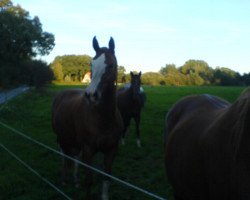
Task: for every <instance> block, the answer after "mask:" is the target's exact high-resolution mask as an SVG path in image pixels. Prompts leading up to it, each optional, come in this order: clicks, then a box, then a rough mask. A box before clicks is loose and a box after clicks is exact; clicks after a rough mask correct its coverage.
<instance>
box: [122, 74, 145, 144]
mask: <svg viewBox="0 0 250 200" xmlns="http://www.w3.org/2000/svg"><path fill="white" fill-rule="evenodd" d="M130 76H131V83H130V84H128V85H125V87H123V88H121V89H119V90H118V92H117V103H118V108H119V110H120V112H121V115H122V118H123V123H124V130H123V134H122V143H124V137H125V134H126V132H127V130H128V127H129V124H130V121H131V119H132V118H133V119H134V121H135V126H136V135H137V146H138V147H141V139H140V120H141V110H142V108H143V106H144V104H145V101H146V95H145V92H144V91H143V88H142V87H141V72H140V73H139V74H134V73H133V72H130Z"/></svg>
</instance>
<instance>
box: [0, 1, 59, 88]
mask: <svg viewBox="0 0 250 200" xmlns="http://www.w3.org/2000/svg"><path fill="white" fill-rule="evenodd" d="M0 41H1V42H0V77H1V78H0V87H8V86H13V85H18V84H29V85H34V86H36V87H41V86H42V85H43V84H45V83H46V82H48V81H50V80H52V79H53V72H52V70H51V68H50V67H49V66H48V65H47V63H46V62H43V61H40V60H36V59H35V57H36V56H37V55H41V56H43V55H48V54H49V53H50V52H51V50H52V49H53V47H54V45H55V43H54V41H55V38H54V35H53V34H51V33H48V32H45V31H43V29H42V24H41V22H40V20H39V18H38V17H37V16H35V17H34V18H32V17H31V16H30V15H29V12H28V11H26V10H24V9H23V8H22V7H21V6H19V5H17V6H15V5H13V3H12V2H11V1H10V0H1V1H0Z"/></svg>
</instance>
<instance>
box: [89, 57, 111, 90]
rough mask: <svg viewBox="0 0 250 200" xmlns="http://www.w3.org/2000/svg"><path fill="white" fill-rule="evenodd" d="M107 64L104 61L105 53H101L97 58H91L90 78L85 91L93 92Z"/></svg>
mask: <svg viewBox="0 0 250 200" xmlns="http://www.w3.org/2000/svg"><path fill="white" fill-rule="evenodd" d="M106 67H107V64H106V63H105V54H104V53H103V54H102V55H100V56H99V57H98V58H97V59H95V60H92V79H91V83H90V84H89V86H88V87H87V88H86V91H87V92H89V93H90V94H93V93H94V92H95V91H96V90H97V87H98V85H99V83H100V82H101V79H102V76H103V74H104V73H105V70H106Z"/></svg>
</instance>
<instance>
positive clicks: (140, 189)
mask: <svg viewBox="0 0 250 200" xmlns="http://www.w3.org/2000/svg"><path fill="white" fill-rule="evenodd" d="M0 125H2V126H3V127H5V128H6V129H9V130H11V131H12V132H14V133H16V134H18V135H20V136H22V137H24V138H26V139H28V140H30V141H32V142H34V143H36V144H38V145H39V146H42V147H44V148H45V149H48V150H50V151H52V152H54V153H56V154H58V155H60V156H63V157H65V158H67V159H70V160H72V161H74V162H76V163H78V164H80V165H82V166H84V167H86V168H88V169H90V170H92V171H94V172H96V173H98V174H101V175H103V176H106V177H108V178H110V179H112V180H114V181H116V182H119V183H121V184H122V185H125V186H127V187H129V188H132V189H134V190H137V191H139V192H141V193H144V194H145V195H148V196H150V197H152V198H154V199H158V200H167V199H165V198H162V197H160V196H158V195H156V194H154V193H152V192H149V191H147V190H144V189H142V188H140V187H138V186H135V185H133V184H131V183H128V182H126V181H123V180H121V179H119V178H117V177H115V176H112V175H110V174H107V173H105V172H103V171H101V170H99V169H97V168H95V167H92V166H90V165H88V164H86V163H84V162H82V161H79V160H77V159H75V158H72V157H70V156H68V155H66V154H64V153H62V152H59V151H57V150H55V149H53V148H51V147H50V146H48V145H46V144H43V143H41V142H39V141H37V140H35V139H33V138H31V137H30V136H28V135H26V134H24V133H22V132H21V131H18V130H16V129H14V128H12V127H10V126H8V125H7V124H5V123H3V122H1V121H0Z"/></svg>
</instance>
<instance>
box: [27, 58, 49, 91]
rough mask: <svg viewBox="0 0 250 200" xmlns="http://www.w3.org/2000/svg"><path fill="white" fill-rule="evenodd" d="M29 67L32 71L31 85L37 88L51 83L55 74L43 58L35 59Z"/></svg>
mask: <svg viewBox="0 0 250 200" xmlns="http://www.w3.org/2000/svg"><path fill="white" fill-rule="evenodd" d="M29 67H30V70H31V73H32V79H31V83H30V84H31V85H34V86H35V87H36V88H37V89H39V88H42V87H43V86H45V85H46V84H47V83H50V82H51V81H52V80H53V78H54V74H53V71H52V70H51V68H50V67H49V66H48V65H47V64H46V63H45V62H43V61H41V60H33V61H30V62H29Z"/></svg>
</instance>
